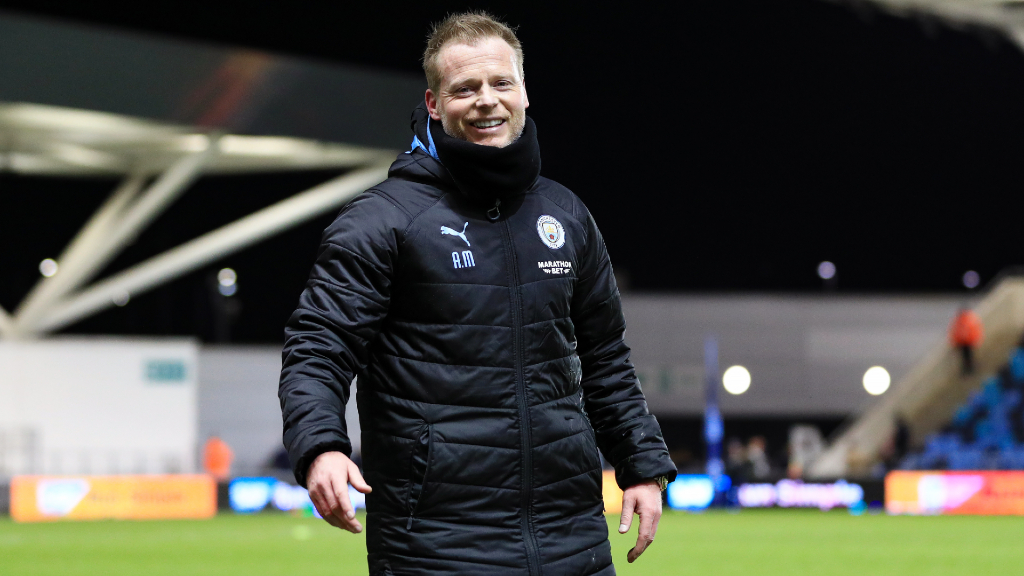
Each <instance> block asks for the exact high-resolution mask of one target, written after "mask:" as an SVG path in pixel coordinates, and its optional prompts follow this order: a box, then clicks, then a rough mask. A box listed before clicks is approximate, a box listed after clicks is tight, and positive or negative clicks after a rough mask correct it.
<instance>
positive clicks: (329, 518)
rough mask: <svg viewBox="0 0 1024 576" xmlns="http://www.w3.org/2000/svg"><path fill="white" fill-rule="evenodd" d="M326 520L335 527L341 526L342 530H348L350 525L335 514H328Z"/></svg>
mask: <svg viewBox="0 0 1024 576" xmlns="http://www.w3.org/2000/svg"><path fill="white" fill-rule="evenodd" d="M324 521H325V522H327V523H328V524H330V525H331V526H334V527H335V528H341V529H342V530H348V526H346V525H345V524H343V523H342V522H341V520H338V519H337V518H335V517H334V515H333V514H327V515H326V516H324Z"/></svg>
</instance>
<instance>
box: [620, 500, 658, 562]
mask: <svg viewBox="0 0 1024 576" xmlns="http://www.w3.org/2000/svg"><path fill="white" fill-rule="evenodd" d="M653 516H654V514H653V511H651V510H641V511H640V529H639V530H638V534H637V537H636V546H634V547H633V549H632V550H630V551H629V554H627V555H626V559H627V560H628V561H629V562H630V563H632V562H633V561H634V560H636V559H637V558H639V557H640V555H641V554H643V553H644V551H645V550H647V547H648V546H650V545H651V542H654V518H653Z"/></svg>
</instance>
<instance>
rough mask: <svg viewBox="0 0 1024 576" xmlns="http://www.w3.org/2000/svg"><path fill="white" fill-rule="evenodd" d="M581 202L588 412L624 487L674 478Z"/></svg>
mask: <svg viewBox="0 0 1024 576" xmlns="http://www.w3.org/2000/svg"><path fill="white" fill-rule="evenodd" d="M576 206H577V213H578V214H577V217H578V219H579V221H580V222H581V223H582V224H583V226H584V227H585V230H586V235H587V238H586V246H585V248H584V250H583V252H582V254H581V256H580V261H579V264H578V270H577V274H578V281H577V284H576V288H575V290H574V293H573V299H572V308H571V318H572V323H573V326H574V328H575V331H576V340H577V351H578V353H579V357H580V362H581V364H582V369H583V380H582V385H583V394H584V403H585V407H586V410H587V415H588V417H589V418H590V421H591V423H592V424H593V426H594V431H595V432H596V433H597V443H598V446H599V447H600V449H601V452H602V453H603V454H604V456H605V459H607V460H608V462H610V463H611V464H612V465H613V466H614V467H615V479H616V481H617V482H618V484H619V486H620V487H621V488H623V489H625V488H628V487H630V486H633V485H634V484H638V483H640V482H642V481H644V480H648V479H651V478H656V477H658V476H667V477H668V478H669V480H673V479H674V478H675V475H676V466H675V464H673V463H672V460H671V459H670V458H669V455H668V448H666V446H665V440H664V438H663V437H662V433H661V427H660V426H659V425H658V421H657V420H656V419H655V417H654V416H653V415H652V414H651V413H650V412H649V411H648V409H647V401H646V400H645V399H644V395H643V392H642V391H641V390H640V383H639V381H638V380H637V377H636V373H635V371H634V369H633V364H632V363H631V362H630V360H629V353H630V350H629V347H628V346H626V343H625V341H624V340H623V336H624V334H625V331H626V321H625V318H624V317H623V315H622V304H621V302H620V300H619V289H618V287H617V286H616V284H615V276H614V275H613V274H612V265H611V261H610V260H609V258H608V251H607V250H606V248H605V244H604V238H603V237H602V236H601V232H600V231H599V230H598V229H597V224H596V223H595V222H594V218H593V217H592V216H591V215H590V212H589V211H587V209H586V207H584V206H583V204H582V203H581V202H580V201H579V200H578V199H576Z"/></svg>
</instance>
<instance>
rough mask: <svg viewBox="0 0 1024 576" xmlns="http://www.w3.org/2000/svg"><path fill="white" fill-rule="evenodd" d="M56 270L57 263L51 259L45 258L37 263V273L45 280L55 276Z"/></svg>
mask: <svg viewBox="0 0 1024 576" xmlns="http://www.w3.org/2000/svg"><path fill="white" fill-rule="evenodd" d="M58 268H59V267H58V266H57V261H56V260H54V259H53V258H47V259H46V260H43V261H42V262H40V263H39V273H40V274H42V275H43V276H46V277H47V278H49V277H51V276H53V275H54V274H56V273H57V269H58Z"/></svg>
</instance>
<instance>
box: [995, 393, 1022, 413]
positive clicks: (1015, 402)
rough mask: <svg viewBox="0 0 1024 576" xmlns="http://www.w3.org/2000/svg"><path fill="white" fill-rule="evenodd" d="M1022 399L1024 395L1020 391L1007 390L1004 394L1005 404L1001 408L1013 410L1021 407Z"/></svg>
mask: <svg viewBox="0 0 1024 576" xmlns="http://www.w3.org/2000/svg"><path fill="white" fill-rule="evenodd" d="M1022 398H1024V394H1021V391H1020V390H1017V389H1013V390H1007V391H1006V392H1005V393H1004V394H1003V403H1002V404H1001V406H1003V407H1005V408H1006V409H1007V410H1013V409H1014V408H1016V407H1017V406H1019V405H1020V401H1021V399H1022Z"/></svg>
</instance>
